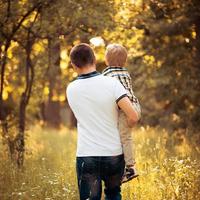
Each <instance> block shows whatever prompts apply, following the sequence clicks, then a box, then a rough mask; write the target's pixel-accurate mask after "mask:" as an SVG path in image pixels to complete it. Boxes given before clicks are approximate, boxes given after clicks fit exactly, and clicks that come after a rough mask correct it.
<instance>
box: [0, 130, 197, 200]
mask: <svg viewBox="0 0 200 200" xmlns="http://www.w3.org/2000/svg"><path fill="white" fill-rule="evenodd" d="M174 135H176V134H174ZM76 137H77V136H76V131H75V130H68V129H66V128H62V129H61V130H59V131H56V130H50V129H42V128H41V127H39V126H38V127H33V128H30V130H29V131H28V132H27V136H26V158H25V165H24V168H23V169H21V170H18V169H16V168H15V167H14V166H12V164H11V163H10V161H9V160H8V159H7V157H6V155H5V153H4V154H3V152H4V151H3V148H4V146H2V144H1V145H0V199H1V200H64V199H66V200H78V192H77V183H76V176H75V151H76ZM134 140H135V145H136V155H137V158H136V161H137V168H138V170H139V173H140V176H139V178H137V179H136V180H133V181H131V182H129V183H126V184H124V185H123V186H122V195H123V199H124V200H173V199H174V200H197V199H199V196H200V163H199V154H198V153H197V151H196V150H195V147H193V146H191V145H190V144H189V142H188V140H187V138H185V137H183V136H182V138H181V142H179V143H177V138H176V137H175V136H173V137H172V136H169V134H168V133H167V132H166V131H164V130H159V129H153V128H149V127H146V128H144V127H142V128H139V129H137V130H135V131H134ZM196 149H197V147H196Z"/></svg>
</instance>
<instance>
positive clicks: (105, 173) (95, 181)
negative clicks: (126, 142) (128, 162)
mask: <svg viewBox="0 0 200 200" xmlns="http://www.w3.org/2000/svg"><path fill="white" fill-rule="evenodd" d="M124 167H125V161H124V156H123V155H119V156H102V157H77V159H76V169H77V179H78V187H79V194H80V200H100V199H101V193H102V181H104V184H105V190H104V193H105V199H106V200H121V199H122V198H121V194H120V192H121V189H120V187H121V178H122V175H123V172H124Z"/></svg>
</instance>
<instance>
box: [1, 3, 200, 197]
mask: <svg viewBox="0 0 200 200" xmlns="http://www.w3.org/2000/svg"><path fill="white" fill-rule="evenodd" d="M80 42H85V43H89V44H91V45H92V46H93V48H94V50H95V53H96V56H97V69H98V71H100V72H101V71H102V70H103V69H104V68H105V67H106V66H105V62H104V52H105V47H106V45H108V44H110V43H120V44H122V45H124V46H125V47H126V48H127V50H128V53H129V55H128V62H127V68H128V70H129V72H130V73H131V76H132V79H133V90H134V91H135V95H136V96H137V97H138V98H139V100H140V103H141V106H142V121H141V122H140V124H139V125H138V131H137V132H138V133H139V134H140V132H145V131H146V133H149V132H151V133H152V132H153V135H152V138H151V139H152V143H150V145H153V146H150V149H153V148H155V145H156V144H157V145H158V144H159V145H160V146H159V145H158V146H159V147H158V146H157V147H156V148H157V150H159V149H161V147H162V148H164V150H167V151H168V153H169V152H175V150H177V149H175V150H174V148H176V147H180V146H181V145H182V146H181V148H182V150H181V151H178V152H176V153H174V154H173V155H174V156H182V157H187V156H188V154H189V155H190V156H189V157H190V158H192V157H193V158H194V160H195V159H199V153H200V146H199V144H200V134H199V131H200V1H199V0H100V1H95V0H0V73H1V74H0V76H1V79H0V126H1V129H0V133H1V137H0V140H1V141H0V142H1V144H0V149H1V152H0V159H1V160H0V162H1V161H2V163H4V164H5V163H7V161H8V160H11V163H16V164H17V166H18V167H19V168H21V167H22V166H23V165H24V161H26V158H27V160H28V158H29V156H30V154H31V153H30V152H32V150H30V149H31V148H33V146H34V145H33V144H35V149H39V148H40V147H41V142H42V140H45V142H47V140H48V139H49V137H52V135H51V134H50V135H49V137H48V136H46V135H45V134H46V133H44V135H45V137H44V138H40V137H42V136H38V137H39V138H40V139H38V138H37V139H34V137H35V134H38V133H41V135H42V133H43V132H45V131H42V130H49V131H50V132H54V134H58V136H59V133H60V132H62V133H63V130H65V131H64V132H66V133H67V134H69V135H74V134H73V133H71V131H72V132H75V131H74V127H75V125H76V120H75V118H74V116H73V114H72V112H71V110H70V108H69V106H68V103H67V100H66V94H65V90H66V87H67V85H68V83H69V82H70V81H73V80H74V79H75V78H76V77H77V74H76V72H74V70H73V68H72V66H71V65H70V62H69V56H68V55H69V51H70V49H71V48H72V46H74V45H75V44H78V43H80ZM149 130H151V131H149ZM47 132H48V131H47ZM163 132H164V133H165V134H164V133H163ZM54 134H53V135H54ZM149 134H150V133H149ZM32 135H34V136H32ZM38 135H39V134H38ZM61 135H62V134H61ZM150 135H151V134H150ZM161 136H163V137H164V141H165V142H164V143H162V144H161V143H159V142H158V140H157V139H158V138H159V137H161ZM32 137H33V138H32ZM53 137H55V136H53ZM66 137H68V136H66ZM69 137H71V136H69ZM73 137H75V136H73ZM148 137H150V136H148V134H147V135H146V137H144V138H143V139H142V140H141V138H140V137H138V142H139V143H142V142H143V144H144V146H148V144H149V140H148ZM30 138H31V139H30ZM145 138H146V139H145ZM37 140H38V142H36V141H37ZM31 141H32V143H31ZM73 141H74V145H75V138H74V139H73ZM145 141H146V142H145ZM55 142H56V139H55ZM57 142H58V143H57V144H58V146H59V144H60V140H58V141H57ZM157 142H158V143H157ZM36 144H37V145H36ZM66 144H67V145H69V143H66ZM70 144H71V143H70ZM67 145H66V146H67ZM43 146H44V144H43ZM47 146H48V145H47ZM63 147H64V145H63ZM50 148H52V147H50ZM55 148H57V147H55ZM33 149H34V148H33ZM73 149H74V150H73V151H74V152H75V146H73ZM142 149H143V148H141V151H142ZM26 154H27V155H26ZM72 154H73V153H72ZM145 155H148V151H147V152H146V154H145ZM170 156H171V155H170ZM166 157H167V156H166ZM166 157H165V156H164V158H166ZM29 159H30V158H29ZM38 159H39V158H38ZM43 161H44V160H43ZM8 162H10V161H8ZM29 162H30V163H31V161H30V160H29ZM55 162H56V161H55ZM151 162H153V161H152V160H151ZM163 162H164V161H163V160H162V161H159V163H163ZM5 166H10V165H8V164H5ZM5 166H4V165H2V168H4V169H7V168H6V167H5ZM36 166H37V165H36ZM195 166H196V165H195ZM29 167H30V166H29ZM30 168H31V167H30ZM145 169H146V168H145ZM196 172H197V168H195V170H194V173H196ZM170 173H171V172H170ZM187 173H188V172H187ZM187 173H186V174H187ZM0 175H2V176H1V177H0V183H1V181H2V182H5V180H7V181H8V182H7V183H8V184H10V181H11V180H12V179H13V173H12V174H10V176H9V175H5V173H4V172H3V171H2V174H0ZM198 176H199V174H198ZM8 177H10V181H9V178H8ZM194 177H197V175H196V174H194ZM15 178H16V177H15ZM18 178H19V177H18ZM72 182H73V181H72ZM191 182H193V179H192V181H191ZM181 183H182V182H181ZM16 184H17V183H16ZM24 185H25V184H24ZM164 185H165V184H164ZM177 185H178V186H179V185H180V183H179V182H178V183H177ZM189 185H190V186H191V184H190V183H189ZM0 187H1V186H0ZM17 187H18V188H19V185H18V186H17ZM66 190H67V189H66ZM164 190H165V189H163V191H164ZM5 191H7V190H6V189H5V188H4V189H2V190H1V189H0V197H1V192H2V194H6V192H5ZM174 191H175V192H173V191H172V194H171V195H174V198H175V199H178V196H177V195H175V194H176V192H177V191H178V189H176V188H175V189H174ZM197 191H199V188H198V190H195V195H196V194H198V193H197ZM186 193H187V192H186ZM8 194H9V192H8V191H7V194H6V195H8ZM177 194H178V192H177ZM184 194H185V193H184ZM6 195H5V196H2V198H1V199H15V198H14V197H13V198H11V197H9V195H8V196H6ZM187 195H188V193H187ZM19 196H20V195H19ZM19 196H18V197H16V199H19ZM189 196H191V197H192V198H191V199H195V196H192V195H191V194H190V195H189ZM171 197H172V196H171ZM38 198H39V199H45V198H46V196H45V195H44V196H43V197H41V198H40V197H37V198H36V199H38ZM76 198H77V197H74V199H76ZM152 198H153V196H152ZM159 198H160V199H168V197H162V198H161V197H159ZM159 198H158V199H159ZM174 198H171V199H174ZM181 198H182V199H183V197H181ZM181 198H180V199H181ZM184 198H185V199H189V197H188V196H187V197H184ZM22 199H34V197H31V198H30V197H29V198H28V197H27V198H25V197H24V198H22ZM50 199H51V198H50ZM53 199H54V198H53ZM55 199H59V197H56V198H55ZM61 199H62V198H61ZM68 199H73V198H72V197H69V198H68ZM128 199H131V198H130V197H127V200H128ZM136 199H151V198H150V196H148V197H144V196H141V197H140V198H139V197H138V198H136ZM154 199H155V198H154ZM169 199H170V197H169Z"/></svg>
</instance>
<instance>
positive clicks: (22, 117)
mask: <svg viewBox="0 0 200 200" xmlns="http://www.w3.org/2000/svg"><path fill="white" fill-rule="evenodd" d="M33 43H34V40H33V39H31V38H30V34H29V33H28V36H27V44H26V48H25V50H26V88H25V90H24V92H23V93H22V95H21V100H20V106H19V132H18V135H17V137H16V138H15V150H16V162H17V165H18V167H21V166H22V165H23V162H24V148H25V141H24V133H25V126H26V107H27V105H28V102H29V99H30V96H31V91H32V85H33V79H34V69H33V65H32V62H31V57H30V56H31V50H32V46H33Z"/></svg>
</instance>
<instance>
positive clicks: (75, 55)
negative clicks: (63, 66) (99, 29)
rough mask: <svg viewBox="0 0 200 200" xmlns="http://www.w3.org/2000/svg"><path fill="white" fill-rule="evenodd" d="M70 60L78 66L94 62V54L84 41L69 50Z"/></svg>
mask: <svg viewBox="0 0 200 200" xmlns="http://www.w3.org/2000/svg"><path fill="white" fill-rule="evenodd" d="M70 60H71V62H72V63H73V64H74V65H75V66H76V67H78V68H82V67H84V66H87V65H92V64H94V63H95V61H96V59H95V55H94V51H93V49H92V48H91V47H90V46H89V45H88V44H86V43H81V44H78V45H76V46H74V47H73V48H72V50H71V52H70Z"/></svg>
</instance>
